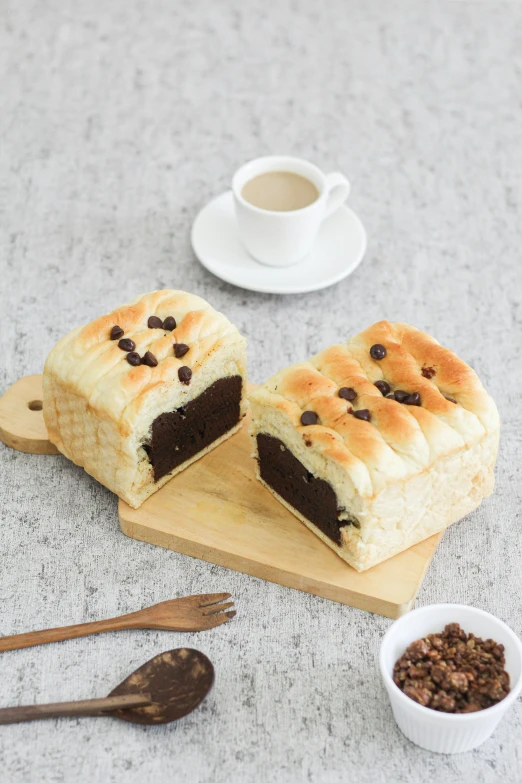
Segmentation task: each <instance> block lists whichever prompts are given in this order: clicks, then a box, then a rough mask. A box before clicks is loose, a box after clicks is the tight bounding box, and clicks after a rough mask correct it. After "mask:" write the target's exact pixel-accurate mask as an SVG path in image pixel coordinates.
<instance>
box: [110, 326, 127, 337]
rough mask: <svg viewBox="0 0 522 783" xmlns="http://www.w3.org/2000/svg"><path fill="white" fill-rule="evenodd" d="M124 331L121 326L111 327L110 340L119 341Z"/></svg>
mask: <svg viewBox="0 0 522 783" xmlns="http://www.w3.org/2000/svg"><path fill="white" fill-rule="evenodd" d="M123 335H124V331H123V329H122V328H121V326H113V327H112V329H111V334H110V338H111V340H119V339H120V337H123Z"/></svg>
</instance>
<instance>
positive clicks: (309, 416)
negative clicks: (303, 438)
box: [301, 411, 319, 427]
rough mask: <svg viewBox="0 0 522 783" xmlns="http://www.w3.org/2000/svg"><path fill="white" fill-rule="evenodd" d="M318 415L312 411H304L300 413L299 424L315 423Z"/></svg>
mask: <svg viewBox="0 0 522 783" xmlns="http://www.w3.org/2000/svg"><path fill="white" fill-rule="evenodd" d="M318 421H319V416H318V415H317V413H314V411H304V413H302V414H301V424H302V425H303V426H305V427H307V426H308V425H309V424H317V422H318Z"/></svg>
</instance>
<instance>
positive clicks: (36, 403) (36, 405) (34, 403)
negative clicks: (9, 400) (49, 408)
mask: <svg viewBox="0 0 522 783" xmlns="http://www.w3.org/2000/svg"><path fill="white" fill-rule="evenodd" d="M27 407H28V408H29V410H30V411H41V410H42V408H43V402H42V401H41V400H31V402H28V403H27Z"/></svg>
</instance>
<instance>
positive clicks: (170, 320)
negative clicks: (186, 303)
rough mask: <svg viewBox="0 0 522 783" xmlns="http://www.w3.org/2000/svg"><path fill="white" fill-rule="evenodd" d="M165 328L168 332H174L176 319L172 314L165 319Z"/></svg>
mask: <svg viewBox="0 0 522 783" xmlns="http://www.w3.org/2000/svg"><path fill="white" fill-rule="evenodd" d="M163 328H164V329H165V330H166V331H167V332H172V331H173V329H175V328H176V319H175V318H174V316H172V315H168V316H167V317H166V318H165V320H164V321H163Z"/></svg>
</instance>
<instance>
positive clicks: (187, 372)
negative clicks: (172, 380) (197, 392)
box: [178, 367, 192, 386]
mask: <svg viewBox="0 0 522 783" xmlns="http://www.w3.org/2000/svg"><path fill="white" fill-rule="evenodd" d="M178 378H179V379H180V381H181V383H184V384H185V385H186V386H188V385H189V383H190V379H191V378H192V370H191V369H190V367H180V368H179V370H178Z"/></svg>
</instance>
